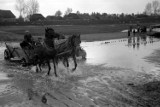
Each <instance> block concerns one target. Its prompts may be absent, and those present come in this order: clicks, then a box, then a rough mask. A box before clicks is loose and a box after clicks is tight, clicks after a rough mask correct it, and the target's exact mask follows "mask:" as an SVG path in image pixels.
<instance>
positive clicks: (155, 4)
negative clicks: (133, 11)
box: [144, 0, 160, 15]
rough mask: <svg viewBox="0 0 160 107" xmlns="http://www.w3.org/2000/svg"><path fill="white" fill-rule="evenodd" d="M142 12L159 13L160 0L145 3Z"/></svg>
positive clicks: (148, 13)
mask: <svg viewBox="0 0 160 107" xmlns="http://www.w3.org/2000/svg"><path fill="white" fill-rule="evenodd" d="M144 13H145V14H147V15H151V14H154V15H157V14H159V13H160V2H159V1H158V0H154V1H152V2H151V3H147V4H146V7H145V10H144Z"/></svg>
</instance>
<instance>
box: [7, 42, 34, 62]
mask: <svg viewBox="0 0 160 107" xmlns="http://www.w3.org/2000/svg"><path fill="white" fill-rule="evenodd" d="M5 45H6V49H5V50H4V59H5V60H15V59H16V60H20V61H21V62H22V64H30V63H32V57H33V50H27V49H22V48H21V46H20V44H19V43H5Z"/></svg>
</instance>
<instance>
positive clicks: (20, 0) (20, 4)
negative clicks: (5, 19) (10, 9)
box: [15, 0, 25, 17]
mask: <svg viewBox="0 0 160 107" xmlns="http://www.w3.org/2000/svg"><path fill="white" fill-rule="evenodd" d="M15 9H16V10H17V11H18V12H19V16H20V17H22V14H23V13H24V10H25V1H24V0H16V4H15Z"/></svg>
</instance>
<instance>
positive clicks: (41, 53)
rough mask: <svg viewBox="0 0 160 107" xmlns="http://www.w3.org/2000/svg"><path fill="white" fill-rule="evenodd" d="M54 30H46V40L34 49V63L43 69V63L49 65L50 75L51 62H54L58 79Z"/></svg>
mask: <svg viewBox="0 0 160 107" xmlns="http://www.w3.org/2000/svg"><path fill="white" fill-rule="evenodd" d="M53 41H54V30H53V29H52V28H46V29H45V39H44V41H43V43H42V44H39V45H38V46H35V47H34V55H33V60H34V61H33V62H34V64H35V65H38V66H39V68H41V67H40V66H41V64H42V63H47V65H48V73H47V74H48V75H49V74H50V70H51V66H50V61H51V60H52V61H53V65H54V73H55V76H56V77H57V72H56V63H57V61H56V50H55V47H54V42H53Z"/></svg>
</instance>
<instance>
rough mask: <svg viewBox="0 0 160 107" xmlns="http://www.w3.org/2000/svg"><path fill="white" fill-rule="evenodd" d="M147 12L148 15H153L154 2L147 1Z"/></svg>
mask: <svg viewBox="0 0 160 107" xmlns="http://www.w3.org/2000/svg"><path fill="white" fill-rule="evenodd" d="M145 13H146V14H147V15H151V14H152V4H151V3H147V5H146V7H145Z"/></svg>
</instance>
